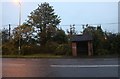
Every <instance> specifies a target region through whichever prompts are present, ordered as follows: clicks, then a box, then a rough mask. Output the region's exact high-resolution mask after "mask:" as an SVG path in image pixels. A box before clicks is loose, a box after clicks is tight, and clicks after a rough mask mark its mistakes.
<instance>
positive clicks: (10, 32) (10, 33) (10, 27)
mask: <svg viewBox="0 0 120 79" xmlns="http://www.w3.org/2000/svg"><path fill="white" fill-rule="evenodd" d="M10 34H11V25H10V24H9V41H10V36H11V35H10Z"/></svg>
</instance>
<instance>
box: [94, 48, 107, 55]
mask: <svg viewBox="0 0 120 79" xmlns="http://www.w3.org/2000/svg"><path fill="white" fill-rule="evenodd" d="M95 54H96V55H99V56H101V55H109V51H108V50H106V49H97V50H96V52H95Z"/></svg>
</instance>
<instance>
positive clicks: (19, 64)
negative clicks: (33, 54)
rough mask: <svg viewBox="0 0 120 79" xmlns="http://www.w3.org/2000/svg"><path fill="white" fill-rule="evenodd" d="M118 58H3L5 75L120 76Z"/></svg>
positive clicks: (3, 72)
mask: <svg viewBox="0 0 120 79" xmlns="http://www.w3.org/2000/svg"><path fill="white" fill-rule="evenodd" d="M118 67H119V65H118V59H117V58H79V59H77V58H76V59H75V58H74V59H30V58H3V59H2V76H3V77H118Z"/></svg>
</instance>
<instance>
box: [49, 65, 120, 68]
mask: <svg viewBox="0 0 120 79" xmlns="http://www.w3.org/2000/svg"><path fill="white" fill-rule="evenodd" d="M118 66H120V65H50V67H80V68H94V67H118Z"/></svg>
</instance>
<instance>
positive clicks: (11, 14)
mask: <svg viewBox="0 0 120 79" xmlns="http://www.w3.org/2000/svg"><path fill="white" fill-rule="evenodd" d="M38 4H41V2H37V1H36V2H21V5H22V16H21V17H22V23H23V22H25V20H26V19H28V18H27V16H28V15H29V14H30V12H32V11H33V10H35V9H36V8H37V7H38ZM50 5H51V6H53V8H54V9H55V13H56V14H57V15H59V16H60V18H61V23H60V27H62V28H63V29H64V30H66V29H69V25H70V24H75V25H76V30H77V31H78V33H79V31H81V30H82V26H81V24H95V25H96V24H101V25H102V28H103V29H104V30H106V31H109V32H115V33H116V32H118V24H117V23H118V3H117V2H50ZM1 11H2V25H3V27H7V25H8V24H11V25H18V22H19V20H18V19H19V5H17V4H15V3H13V2H12V0H10V1H9V2H2V10H1ZM13 27H15V26H13Z"/></svg>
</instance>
